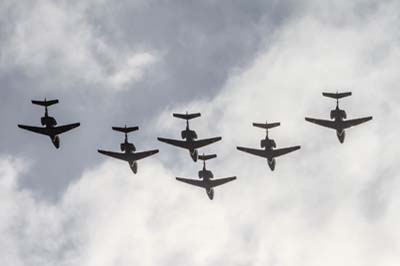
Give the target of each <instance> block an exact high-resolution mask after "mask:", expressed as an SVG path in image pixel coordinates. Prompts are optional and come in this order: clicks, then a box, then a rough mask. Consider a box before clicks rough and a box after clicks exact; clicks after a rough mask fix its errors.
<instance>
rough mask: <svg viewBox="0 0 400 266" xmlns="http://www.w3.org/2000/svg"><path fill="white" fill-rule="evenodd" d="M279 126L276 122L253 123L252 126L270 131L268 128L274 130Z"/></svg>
mask: <svg viewBox="0 0 400 266" xmlns="http://www.w3.org/2000/svg"><path fill="white" fill-rule="evenodd" d="M280 125H281V123H279V122H277V123H267V122H265V123H253V126H255V127H259V128H264V129H270V128H274V127H279V126H280Z"/></svg>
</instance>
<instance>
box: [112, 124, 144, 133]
mask: <svg viewBox="0 0 400 266" xmlns="http://www.w3.org/2000/svg"><path fill="white" fill-rule="evenodd" d="M112 129H113V130H115V131H119V132H122V133H129V132H133V131H136V130H139V127H126V126H125V127H112Z"/></svg>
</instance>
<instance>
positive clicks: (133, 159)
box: [97, 125, 158, 174]
mask: <svg viewBox="0 0 400 266" xmlns="http://www.w3.org/2000/svg"><path fill="white" fill-rule="evenodd" d="M112 129H113V130H115V131H119V132H122V133H125V141H124V142H122V143H121V151H123V153H119V152H112V151H105V150H97V151H98V152H99V153H101V154H104V155H107V156H110V157H113V158H116V159H119V160H124V161H127V162H128V163H129V167H130V168H131V170H132V172H133V173H134V174H136V173H137V170H138V165H137V161H139V160H141V159H144V158H146V157H149V156H151V155H153V154H156V153H158V150H150V151H143V152H136V147H135V145H134V144H133V143H129V142H128V133H130V132H133V131H136V130H139V127H126V125H125V127H112Z"/></svg>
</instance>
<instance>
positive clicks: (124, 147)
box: [121, 142, 136, 152]
mask: <svg viewBox="0 0 400 266" xmlns="http://www.w3.org/2000/svg"><path fill="white" fill-rule="evenodd" d="M121 151H125V152H134V151H136V147H135V145H133V144H132V143H125V142H123V143H121Z"/></svg>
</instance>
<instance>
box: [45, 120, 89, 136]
mask: <svg viewBox="0 0 400 266" xmlns="http://www.w3.org/2000/svg"><path fill="white" fill-rule="evenodd" d="M80 125H81V124H80V123H74V124H69V125H64V126H58V127H52V128H49V129H50V132H52V134H53V135H60V134H62V133H65V132H67V131H70V130H71V129H74V128H76V127H79V126H80Z"/></svg>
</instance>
